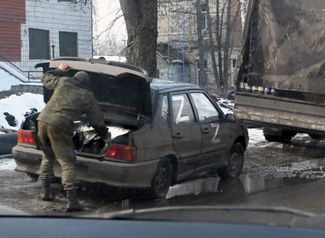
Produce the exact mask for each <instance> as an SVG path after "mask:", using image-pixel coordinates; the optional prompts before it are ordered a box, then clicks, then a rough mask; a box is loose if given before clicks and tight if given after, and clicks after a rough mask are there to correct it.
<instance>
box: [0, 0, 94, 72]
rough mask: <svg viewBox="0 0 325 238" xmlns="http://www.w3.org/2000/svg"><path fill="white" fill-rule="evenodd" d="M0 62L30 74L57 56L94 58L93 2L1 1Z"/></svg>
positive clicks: (61, 0) (50, 0) (73, 0)
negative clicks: (40, 63)
mask: <svg viewBox="0 0 325 238" xmlns="http://www.w3.org/2000/svg"><path fill="white" fill-rule="evenodd" d="M0 6H1V7H0V35H1V38H0V61H4V62H10V63H11V64H14V65H15V66H17V67H18V68H20V69H21V70H22V71H23V72H24V73H25V74H26V75H27V74H28V72H31V71H34V70H35V69H34V65H35V64H36V63H39V62H42V61H47V60H49V59H51V58H53V57H61V56H78V57H86V58H89V57H91V56H92V16H91V13H92V9H91V5H90V4H89V1H75V0H0Z"/></svg>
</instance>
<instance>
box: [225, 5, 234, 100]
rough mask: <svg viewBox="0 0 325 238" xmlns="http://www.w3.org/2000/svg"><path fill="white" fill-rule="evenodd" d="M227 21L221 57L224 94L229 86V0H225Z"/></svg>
mask: <svg viewBox="0 0 325 238" xmlns="http://www.w3.org/2000/svg"><path fill="white" fill-rule="evenodd" d="M227 2H228V3H227V21H226V37H225V47H224V58H223V70H224V71H223V75H224V88H223V93H224V95H225V94H227V93H228V87H229V62H230V55H229V53H230V45H231V39H230V38H231V10H232V4H231V2H232V1H231V0H227Z"/></svg>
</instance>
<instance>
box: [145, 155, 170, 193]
mask: <svg viewBox="0 0 325 238" xmlns="http://www.w3.org/2000/svg"><path fill="white" fill-rule="evenodd" d="M172 177H173V166H172V163H171V162H170V160H169V159H162V160H161V161H160V162H159V163H158V165H157V168H156V171H155V174H154V176H153V178H152V180H151V188H150V197H151V198H164V197H165V196H166V194H167V192H168V190H169V187H170V186H171V184H172Z"/></svg>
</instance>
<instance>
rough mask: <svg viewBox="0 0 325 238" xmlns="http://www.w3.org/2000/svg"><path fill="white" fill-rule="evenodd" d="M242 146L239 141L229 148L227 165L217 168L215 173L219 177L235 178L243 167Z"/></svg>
mask: <svg viewBox="0 0 325 238" xmlns="http://www.w3.org/2000/svg"><path fill="white" fill-rule="evenodd" d="M244 160H245V155H244V148H243V146H242V145H241V144H240V143H235V144H234V145H233V146H232V147H231V149H230V155H229V159H228V165H227V166H226V167H222V168H219V169H218V170H217V173H218V175H219V177H220V178H221V179H228V178H237V177H238V176H239V175H240V173H241V171H242V169H243V167H244Z"/></svg>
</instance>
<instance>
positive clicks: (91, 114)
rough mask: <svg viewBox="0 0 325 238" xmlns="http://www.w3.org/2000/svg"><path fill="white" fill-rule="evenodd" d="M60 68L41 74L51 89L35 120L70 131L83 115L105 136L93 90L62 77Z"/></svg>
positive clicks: (100, 113) (101, 116) (72, 79)
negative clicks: (48, 98) (43, 106)
mask: <svg viewBox="0 0 325 238" xmlns="http://www.w3.org/2000/svg"><path fill="white" fill-rule="evenodd" d="M62 75H63V74H62V71H61V70H58V69H56V70H53V71H49V72H47V73H45V74H44V76H43V77H42V82H43V84H44V86H45V87H46V88H47V89H49V90H52V91H54V92H53V95H52V97H51V99H50V100H49V101H48V103H47V104H46V106H45V108H44V109H43V110H42V112H41V113H40V115H39V116H38V118H37V120H38V121H42V122H44V123H47V124H49V125H52V126H54V127H57V128H59V129H61V130H64V131H66V132H68V133H71V134H72V133H73V122H74V121H77V120H80V118H81V116H82V115H86V117H87V119H88V120H89V121H90V123H91V124H92V126H93V127H94V128H95V130H96V131H97V133H98V134H99V135H100V136H101V137H102V138H105V137H106V136H107V127H106V125H105V123H104V116H103V113H102V111H101V109H100V107H99V106H98V104H97V100H96V98H95V96H94V95H93V93H92V92H91V91H90V90H89V89H87V88H86V87H84V86H83V85H82V84H80V82H78V81H77V80H75V79H74V78H73V77H72V78H69V77H65V76H62Z"/></svg>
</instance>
